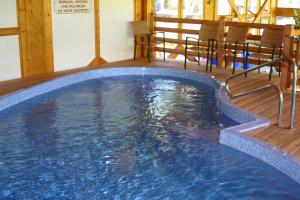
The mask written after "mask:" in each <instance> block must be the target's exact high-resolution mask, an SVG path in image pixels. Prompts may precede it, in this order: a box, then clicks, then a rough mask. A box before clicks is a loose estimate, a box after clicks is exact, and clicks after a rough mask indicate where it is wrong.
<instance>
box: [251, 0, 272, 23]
mask: <svg viewBox="0 0 300 200" xmlns="http://www.w3.org/2000/svg"><path fill="white" fill-rule="evenodd" d="M269 2H270V0H265V1H264V3H263V5H262V6H261V7H260V8H259V10H258V12H257V13H256V14H255V17H254V19H253V21H252V23H256V22H257V21H258V20H259V19H260V16H261V14H262V13H263V11H264V10H265V8H266V6H267V5H268V3H269Z"/></svg>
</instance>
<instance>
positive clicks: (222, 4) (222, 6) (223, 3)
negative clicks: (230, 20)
mask: <svg viewBox="0 0 300 200" xmlns="http://www.w3.org/2000/svg"><path fill="white" fill-rule="evenodd" d="M230 14H231V8H230V5H229V3H228V0H219V1H218V15H230Z"/></svg>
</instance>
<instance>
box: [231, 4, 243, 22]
mask: <svg viewBox="0 0 300 200" xmlns="http://www.w3.org/2000/svg"><path fill="white" fill-rule="evenodd" d="M228 3H229V4H230V7H231V9H232V10H233V12H234V13H235V14H236V16H237V18H238V20H239V21H240V22H241V21H242V17H241V14H240V12H239V9H238V8H237V6H236V5H235V3H234V0H228Z"/></svg>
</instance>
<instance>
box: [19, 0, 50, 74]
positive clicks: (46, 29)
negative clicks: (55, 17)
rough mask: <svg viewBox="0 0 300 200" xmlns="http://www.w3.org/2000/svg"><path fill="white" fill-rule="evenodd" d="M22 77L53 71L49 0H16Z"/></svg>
mask: <svg viewBox="0 0 300 200" xmlns="http://www.w3.org/2000/svg"><path fill="white" fill-rule="evenodd" d="M17 6H18V26H19V29H20V35H19V40H20V52H21V53H20V54H21V65H22V67H21V69H22V70H21V72H22V77H27V76H33V75H37V74H43V73H49V72H53V71H54V64H53V41H52V15H51V0H36V1H30V0H18V1H17Z"/></svg>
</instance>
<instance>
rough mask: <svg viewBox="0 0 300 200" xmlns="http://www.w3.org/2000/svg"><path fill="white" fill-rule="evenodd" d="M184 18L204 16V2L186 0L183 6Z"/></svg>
mask: <svg viewBox="0 0 300 200" xmlns="http://www.w3.org/2000/svg"><path fill="white" fill-rule="evenodd" d="M183 17H184V18H191V19H192V18H195V19H202V18H203V3H202V0H184V8H183Z"/></svg>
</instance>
